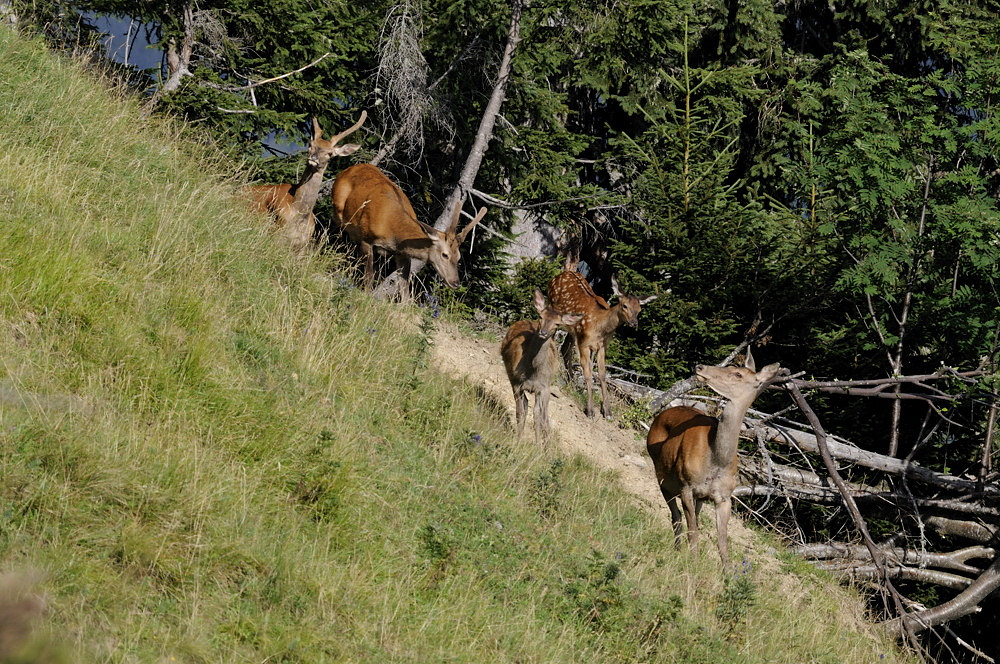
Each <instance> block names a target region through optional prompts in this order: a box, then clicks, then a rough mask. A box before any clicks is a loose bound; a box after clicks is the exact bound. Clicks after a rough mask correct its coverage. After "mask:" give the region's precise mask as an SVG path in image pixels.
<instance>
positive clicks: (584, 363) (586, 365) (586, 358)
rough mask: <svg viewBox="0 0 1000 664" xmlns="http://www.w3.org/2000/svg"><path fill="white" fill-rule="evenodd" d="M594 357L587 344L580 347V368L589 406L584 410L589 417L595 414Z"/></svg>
mask: <svg viewBox="0 0 1000 664" xmlns="http://www.w3.org/2000/svg"><path fill="white" fill-rule="evenodd" d="M592 362H593V359H592V358H591V356H590V349H589V348H587V347H586V346H581V347H580V368H582V369H583V385H584V387H585V388H586V390H587V407H586V408H585V409H584V411H583V412H585V413H586V414H587V417H593V416H594V395H593V391H594V390H593V387H594V385H593V383H594V367H592V366H591V363H592Z"/></svg>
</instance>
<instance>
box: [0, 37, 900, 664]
mask: <svg viewBox="0 0 1000 664" xmlns="http://www.w3.org/2000/svg"><path fill="white" fill-rule="evenodd" d="M0 143H2V146H3V149H2V150H0V224H2V232H0V294H2V298H0V420H2V421H0V563H2V565H0V573H2V576H0V622H4V623H5V624H6V625H7V626H8V627H9V626H11V625H14V624H15V623H16V622H17V620H18V619H19V617H20V618H25V619H27V618H30V617H32V616H40V617H38V618H37V629H36V630H35V633H34V637H32V638H30V639H28V640H27V641H24V642H22V643H21V644H20V645H19V646H18V652H19V654H16V655H14V654H11V651H10V648H11V647H12V646H10V645H9V642H5V641H4V640H3V638H0V649H3V648H7V649H8V652H6V653H5V652H0V661H21V662H27V661H31V662H43V661H44V662H174V661H177V662H213V663H219V662H234V663H235V662H240V663H245V662H303V663H311V664H315V663H319V662H380V663H384V662H567V663H569V662H581V661H587V662H638V661H643V662H646V661H649V662H720V663H721V662H771V663H773V662H790V663H791V662H795V663H801V662H882V661H886V662H894V661H905V657H904V656H902V655H900V654H899V653H898V652H897V651H896V650H895V649H894V646H893V645H892V641H891V640H889V639H886V638H885V637H884V636H882V635H881V634H880V633H879V632H878V631H877V630H874V629H871V628H866V627H864V626H863V625H862V624H861V623H860V621H859V618H860V617H861V616H860V611H861V609H860V608H859V607H860V603H859V602H858V601H857V599H856V598H855V597H853V596H851V595H849V594H848V593H844V592H842V591H840V590H839V589H837V588H836V587H835V586H834V585H833V584H832V583H831V582H829V581H828V580H826V579H823V578H821V577H818V576H815V575H809V574H804V575H796V574H795V572H794V568H795V567H796V564H795V563H794V562H792V561H791V560H790V559H784V558H781V557H778V558H774V557H769V558H767V559H764V560H748V561H745V563H744V565H743V566H742V567H741V569H740V571H739V573H738V574H736V575H734V576H732V577H729V578H725V579H724V578H723V577H722V575H721V573H720V571H719V567H718V562H717V560H716V558H715V557H714V550H713V549H712V547H705V548H704V550H705V555H703V556H700V557H699V556H695V557H692V556H690V555H689V554H687V553H678V552H676V551H675V550H674V549H673V548H672V546H671V541H672V538H671V535H670V534H669V533H668V532H667V531H666V529H664V527H663V525H662V524H661V523H659V522H658V521H656V520H654V519H653V518H652V517H651V516H649V515H648V514H646V513H644V512H642V511H639V510H637V509H636V508H635V507H634V506H633V505H632V503H631V502H630V501H629V500H628V499H627V498H626V497H625V496H624V495H623V494H622V492H621V491H620V490H619V489H618V488H617V487H616V485H615V482H614V478H612V477H609V476H606V475H602V474H600V473H598V472H597V471H595V470H594V469H593V468H591V467H590V466H588V465H587V464H586V463H584V462H583V461H581V460H579V459H553V458H550V457H547V456H546V455H545V454H541V453H539V452H538V451H537V450H536V449H535V448H534V446H533V445H531V444H529V443H525V444H518V443H515V442H514V441H513V440H512V439H511V432H510V429H509V425H508V424H507V422H506V421H505V420H504V418H503V417H501V416H500V415H498V414H497V413H495V412H492V411H491V410H490V409H489V407H488V406H486V405H483V404H482V403H480V402H479V401H477V399H476V397H475V393H474V391H473V390H472V389H471V388H469V387H467V386H464V385H458V384H455V383H453V382H450V381H449V380H447V379H445V378H443V377H442V376H440V375H437V374H436V373H434V372H433V371H431V370H430V369H429V368H428V366H427V345H426V344H427V341H426V339H427V336H426V330H427V326H429V325H431V324H432V320H431V319H430V318H429V317H428V316H426V315H424V316H420V315H419V314H418V315H414V316H410V315H406V316H404V315H403V309H401V308H400V307H398V306H393V305H388V304H385V303H376V302H372V301H370V300H369V299H368V298H367V297H365V296H364V294H362V293H359V292H358V291H357V290H356V289H355V288H352V287H351V285H350V282H349V281H348V280H347V279H346V278H344V277H343V276H341V275H340V273H339V272H338V266H337V265H336V263H335V262H331V261H333V259H326V258H324V259H320V258H315V259H309V260H293V259H292V258H290V256H289V255H288V252H287V251H285V250H284V249H283V248H282V247H281V246H279V245H277V243H276V242H275V241H274V238H273V237H272V236H270V235H268V234H267V233H266V232H265V230H264V224H263V223H262V222H263V220H262V219H260V218H257V217H255V216H252V215H250V214H249V213H248V212H247V211H246V209H245V208H244V207H243V205H241V203H240V201H238V200H236V199H235V198H234V196H233V193H234V191H235V190H236V188H237V187H238V185H239V175H238V174H235V173H234V169H233V168H232V167H231V166H230V165H229V164H226V163H223V162H222V161H221V160H220V159H219V158H218V157H217V156H213V155H212V154H211V153H210V152H208V151H206V150H202V149H199V148H196V147H194V146H192V145H191V144H189V143H188V142H186V141H185V140H183V137H181V136H178V132H177V130H176V129H175V128H173V127H172V126H171V125H167V124H164V123H161V122H155V121H151V120H143V119H140V114H139V112H138V106H137V105H136V104H135V103H132V102H128V101H122V100H118V99H115V98H114V97H113V95H111V94H109V93H108V92H106V91H105V90H104V89H103V88H102V87H101V86H100V85H97V84H95V83H94V82H93V81H92V80H90V79H89V78H87V77H86V76H84V75H83V74H81V73H80V72H79V71H78V68H77V67H76V66H75V65H73V64H72V63H67V62H65V61H62V60H58V59H54V58H52V57H50V56H49V55H48V54H46V53H45V51H44V50H43V49H42V47H40V46H39V45H37V44H35V43H26V42H23V41H20V40H18V39H16V38H14V37H13V36H12V35H11V34H10V33H9V32H6V31H0ZM413 321H418V322H413ZM782 561H784V562H782ZM775 571H780V572H783V573H782V574H778V573H775ZM25 593H34V594H37V595H39V596H41V597H42V598H44V609H42V608H41V603H40V602H39V601H38V600H37V598H33V597H32V596H30V595H28V596H26V595H25ZM10 631H11V630H9V629H8V630H7V632H6V633H7V635H8V636H9V634H10ZM5 643H7V644H8V645H5Z"/></svg>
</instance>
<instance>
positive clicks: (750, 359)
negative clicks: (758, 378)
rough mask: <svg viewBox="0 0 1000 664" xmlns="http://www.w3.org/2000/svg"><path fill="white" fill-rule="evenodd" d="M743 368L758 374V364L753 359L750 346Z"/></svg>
mask: <svg viewBox="0 0 1000 664" xmlns="http://www.w3.org/2000/svg"><path fill="white" fill-rule="evenodd" d="M743 366H745V367H746V368H747V369H749V370H750V371H752V372H754V373H757V363H756V362H754V359H753V351H751V350H750V346H749V345H748V346H747V356H746V359H745V360H744V361H743Z"/></svg>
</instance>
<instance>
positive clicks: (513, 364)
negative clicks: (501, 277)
mask: <svg viewBox="0 0 1000 664" xmlns="http://www.w3.org/2000/svg"><path fill="white" fill-rule="evenodd" d="M534 303H535V309H537V310H538V315H539V316H541V319H540V320H537V321H527V320H519V321H517V322H516V323H514V324H513V325H511V326H510V329H508V330H507V334H506V336H505V337H504V339H503V342H502V343H501V344H500V355H501V356H502V357H503V365H504V368H505V369H506V370H507V378H509V379H510V386H511V388H513V390H514V411H515V419H516V421H517V437H518V440H520V439H521V437H522V436H523V435H524V420H525V418H526V416H527V413H528V392H531V393H532V394H534V395H535V405H534V419H535V443H539V442H541V443H543V444H546V443H547V442H548V440H549V437H550V434H551V431H552V425H551V423H550V422H549V391H550V388H551V385H552V377H553V376H554V375H555V372H556V370H557V369H558V367H559V353H558V351H557V350H556V347H555V341H554V337H553V335H554V333H555V331H556V329H557V328H558V327H559V326H565V327H570V326H573V325H575V324H576V323H578V322H579V321H580V319H581V318H583V315H582V314H578V313H572V314H565V313H561V312H559V311H557V310H556V309H554V308H552V307H551V306H548V305H547V304H546V302H545V296H544V295H542V292H541V291H540V290H538V289H535V299H534Z"/></svg>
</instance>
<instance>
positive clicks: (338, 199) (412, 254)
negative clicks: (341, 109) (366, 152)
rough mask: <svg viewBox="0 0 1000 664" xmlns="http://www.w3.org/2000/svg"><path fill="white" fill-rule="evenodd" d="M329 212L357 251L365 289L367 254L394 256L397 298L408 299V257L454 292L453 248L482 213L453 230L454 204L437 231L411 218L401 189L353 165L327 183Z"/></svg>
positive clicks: (370, 268) (370, 279)
mask: <svg viewBox="0 0 1000 664" xmlns="http://www.w3.org/2000/svg"><path fill="white" fill-rule="evenodd" d="M333 209H334V212H335V216H336V218H337V222H338V223H339V224H340V227H341V228H342V229H343V230H344V232H346V233H347V235H348V237H350V238H351V240H352V241H354V242H356V243H357V244H358V246H359V247H360V248H361V253H362V255H363V256H364V259H365V275H364V284H365V288H367V289H368V290H371V289H372V286H373V284H374V281H375V267H374V255H373V250H374V249H379V250H381V251H385V252H387V253H390V254H393V256H394V258H395V261H396V269H397V270H399V272H400V273H401V276H402V282H401V284H400V296H401V299H406V298H407V297H408V296H409V288H410V286H409V282H410V259H411V258H416V259H418V260H422V261H425V262H428V263H430V264H431V265H432V266H434V269H435V270H436V271H437V273H438V274H439V275H441V278H442V279H443V280H444V283H445V284H447V285H448V287H449V288H457V287H458V284H459V277H458V260H459V258H460V257H461V256H460V253H459V246H460V245H461V244H462V242H464V241H465V238H466V236H467V235H468V234H469V231H471V230H472V229H473V228H474V227H475V225H476V224H478V223H479V220H480V219H482V218H483V215H485V214H486V208H481V209H480V210H479V213H478V214H477V215H476V217H475V218H474V219H473V220H472V221H470V222H469V224H468V225H467V226H466V227H465V228H464V229H462V231H461V232H458V231H457V229H458V221H459V218H460V217H461V212H462V206H461V205H459V206H458V207H457V208H456V209H455V216H454V218H453V219H452V222H451V226H450V227H449V228H448V230H447V231H439V230H437V229H436V228H434V227H433V226H431V225H429V224H425V223H424V222H422V221H420V220H419V219H417V215H416V213H415V212H414V211H413V206H412V205H410V200H409V199H408V198H407V197H406V194H404V193H403V190H402V189H400V188H399V187H398V186H397V185H396V183H394V182H393V181H392V180H390V179H389V178H387V177H386V176H385V174H384V173H382V171H380V170H379V169H378V168H376V167H375V166H372V165H371V164H355V165H354V166H350V167H348V168H346V169H344V170H343V171H342V172H341V173H340V175H338V176H337V180H336V181H335V182H334V183H333ZM404 289H405V290H404Z"/></svg>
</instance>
